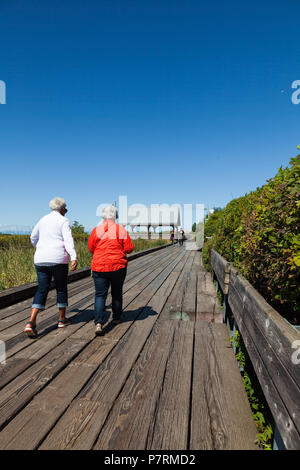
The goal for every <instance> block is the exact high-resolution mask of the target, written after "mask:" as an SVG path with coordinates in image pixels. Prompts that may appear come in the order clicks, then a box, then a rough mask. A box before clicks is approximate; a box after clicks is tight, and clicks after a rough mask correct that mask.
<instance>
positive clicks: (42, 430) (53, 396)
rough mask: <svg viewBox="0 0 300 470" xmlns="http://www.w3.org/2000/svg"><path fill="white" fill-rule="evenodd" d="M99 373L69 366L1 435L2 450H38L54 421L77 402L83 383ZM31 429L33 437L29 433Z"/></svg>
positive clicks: (0, 445) (79, 366)
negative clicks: (76, 398)
mask: <svg viewBox="0 0 300 470" xmlns="http://www.w3.org/2000/svg"><path fill="white" fill-rule="evenodd" d="M93 370H95V367H94V368H93V367H91V366H90V365H84V364H80V365H77V366H76V365H72V366H68V367H67V368H66V369H64V370H63V371H62V373H61V374H59V375H58V376H57V378H56V379H55V381H53V382H52V383H51V386H49V387H47V388H45V389H44V390H43V391H42V392H41V393H40V394H38V395H37V396H36V397H35V398H34V399H33V400H32V401H31V402H30V403H29V404H28V405H27V407H26V408H24V409H23V410H22V411H21V412H20V413H19V414H18V415H17V416H16V417H15V418H14V419H13V420H12V421H11V422H10V423H9V424H8V425H7V426H6V428H4V430H2V431H1V432H0V449H2V450H28V449H35V448H37V447H38V445H39V444H40V442H41V441H42V439H43V437H44V436H45V435H46V434H47V433H48V432H49V431H50V429H51V427H52V425H53V420H56V419H58V418H59V416H60V415H61V414H62V413H63V411H64V409H65V407H66V403H68V402H70V401H71V400H72V399H74V398H75V396H76V395H77V393H78V392H79V390H80V388H81V387H82V382H84V381H86V380H88V378H89V377H90V376H91V374H92V373H93ZM27 429H29V430H30V434H29V433H28V432H27V431H25V430H27Z"/></svg>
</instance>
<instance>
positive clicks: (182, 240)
mask: <svg viewBox="0 0 300 470" xmlns="http://www.w3.org/2000/svg"><path fill="white" fill-rule="evenodd" d="M183 242H184V230H183V229H180V230H179V245H181V246H182V245H183Z"/></svg>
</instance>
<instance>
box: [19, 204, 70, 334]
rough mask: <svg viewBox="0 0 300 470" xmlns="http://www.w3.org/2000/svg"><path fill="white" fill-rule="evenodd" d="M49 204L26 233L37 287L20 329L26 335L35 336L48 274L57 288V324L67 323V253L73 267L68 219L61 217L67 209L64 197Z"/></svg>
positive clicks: (47, 284) (45, 293) (60, 326)
mask: <svg viewBox="0 0 300 470" xmlns="http://www.w3.org/2000/svg"><path fill="white" fill-rule="evenodd" d="M49 206H50V209H51V210H52V211H51V212H50V214H47V215H45V216H44V217H42V218H41V219H40V220H39V222H38V223H37V224H36V225H35V227H34V229H33V230H32V233H31V237H30V239H31V243H32V244H33V246H34V247H35V248H36V250H35V254H34V265H35V269H36V273H37V279H38V289H37V291H36V293H35V296H34V299H33V304H32V309H31V316H30V320H29V322H28V323H27V324H26V326H25V330H24V331H25V332H26V333H27V335H28V336H29V337H35V336H37V329H36V317H37V314H38V312H39V311H40V310H44V309H45V305H46V300H47V296H48V292H49V289H50V284H51V279H52V276H53V277H54V283H55V287H56V291H57V307H58V310H59V321H58V327H59V328H62V327H65V326H67V325H68V324H69V323H70V321H69V320H68V319H67V318H66V307H67V305H68V288H67V283H68V265H69V255H70V257H71V268H70V269H71V271H74V270H75V269H76V268H77V256H76V251H75V248H74V241H73V237H72V231H71V227H70V223H69V220H68V219H67V218H66V217H65V214H66V213H67V208H66V202H65V200H64V199H62V198H60V197H55V198H54V199H52V200H51V201H50V203H49Z"/></svg>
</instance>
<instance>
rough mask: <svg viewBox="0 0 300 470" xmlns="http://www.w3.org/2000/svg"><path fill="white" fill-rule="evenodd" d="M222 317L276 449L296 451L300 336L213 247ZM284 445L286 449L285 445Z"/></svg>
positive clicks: (299, 426) (299, 415) (299, 428)
mask: <svg viewBox="0 0 300 470" xmlns="http://www.w3.org/2000/svg"><path fill="white" fill-rule="evenodd" d="M211 266H212V270H213V279H214V280H216V281H217V284H216V287H217V289H221V291H222V293H223V320H224V322H226V323H227V325H228V327H229V329H230V332H231V334H233V333H234V331H235V329H236V328H237V329H238V330H239V332H240V334H241V336H242V339H243V342H244V344H245V347H246V349H247V353H248V355H249V357H250V360H251V362H252V365H253V367H254V370H255V373H256V375H257V377H258V379H259V382H260V385H261V388H262V390H263V393H264V396H265V398H266V400H267V403H268V405H269V408H270V410H271V412H272V415H273V418H274V422H275V448H286V449H298V450H299V449H300V389H299V385H300V334H299V332H298V331H297V330H296V329H295V328H294V327H293V326H292V325H290V324H289V323H288V322H287V321H286V320H285V319H284V318H283V317H282V316H281V315H280V314H279V313H278V312H277V311H276V310H274V308H272V307H271V306H270V305H269V304H268V303H267V302H266V301H265V299H264V298H263V297H262V296H261V295H260V294H259V293H258V292H257V290H256V289H254V287H253V286H252V285H251V284H250V283H249V282H248V281H247V280H246V279H245V278H244V277H243V276H242V275H241V274H239V272H238V271H237V270H236V269H235V268H234V267H233V266H231V264H230V263H228V262H227V261H226V260H225V259H224V258H223V257H222V256H220V255H219V254H218V253H217V252H216V251H214V250H212V252H211ZM282 444H284V447H283V445H282Z"/></svg>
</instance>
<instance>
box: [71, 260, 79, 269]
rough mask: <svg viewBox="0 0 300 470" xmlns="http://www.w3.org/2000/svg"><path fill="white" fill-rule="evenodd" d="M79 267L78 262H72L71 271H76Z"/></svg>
mask: <svg viewBox="0 0 300 470" xmlns="http://www.w3.org/2000/svg"><path fill="white" fill-rule="evenodd" d="M77 265H78V263H77V261H76V260H74V261H72V263H71V266H70V269H71V271H75V270H76V268H77Z"/></svg>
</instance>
